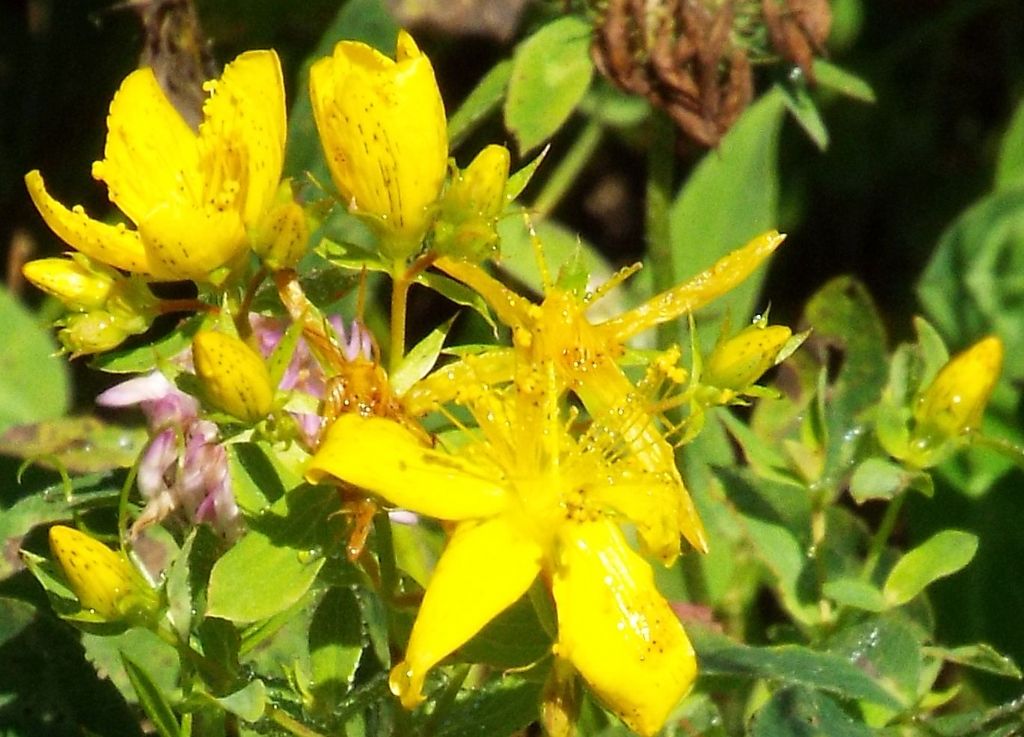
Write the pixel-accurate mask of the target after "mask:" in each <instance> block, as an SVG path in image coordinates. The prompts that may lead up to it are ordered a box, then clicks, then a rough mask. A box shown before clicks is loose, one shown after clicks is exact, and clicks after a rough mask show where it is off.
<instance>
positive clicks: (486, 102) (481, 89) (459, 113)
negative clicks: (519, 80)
mask: <svg viewBox="0 0 1024 737" xmlns="http://www.w3.org/2000/svg"><path fill="white" fill-rule="evenodd" d="M511 77H512V61H511V60H508V59H506V60H505V61H500V62H498V63H497V64H495V65H494V66H493V67H491V69H490V70H489V71H488V72H487V74H485V75H484V76H483V78H482V79H481V80H480V81H479V82H477V84H476V87H474V88H473V91H472V92H470V93H469V94H468V95H467V96H466V99H465V100H463V101H462V104H461V105H459V109H458V110H456V111H455V114H454V115H452V116H451V118H449V119H448V145H449V146H450V147H451V148H455V147H457V146H458V145H459V144H460V143H462V141H463V139H465V138H466V136H468V135H469V134H470V133H472V132H473V129H475V128H476V126H477V125H479V124H480V123H481V122H482V121H483V120H484V118H486V117H487V116H488V115H490V114H491V113H492V112H494V111H495V110H497V109H498V106H499V105H500V104H501V101H502V99H503V98H504V96H505V89H506V88H507V87H508V81H509V79H510V78H511Z"/></svg>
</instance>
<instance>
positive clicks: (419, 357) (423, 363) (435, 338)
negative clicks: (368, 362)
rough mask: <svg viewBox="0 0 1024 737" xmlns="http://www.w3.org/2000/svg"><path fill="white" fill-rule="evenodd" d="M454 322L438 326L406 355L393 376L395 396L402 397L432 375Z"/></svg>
mask: <svg viewBox="0 0 1024 737" xmlns="http://www.w3.org/2000/svg"><path fill="white" fill-rule="evenodd" d="M454 321H455V318H454V317H453V318H451V319H449V320H446V321H445V322H444V323H443V324H441V325H438V326H437V327H436V328H434V329H433V330H431V331H430V333H429V334H428V335H427V337H425V338H424V339H423V340H421V341H420V342H419V343H417V344H416V345H415V347H413V349H412V350H411V351H409V352H408V353H407V354H406V355H405V357H404V358H403V359H402V362H401V363H400V364H399V365H398V368H397V369H396V370H395V371H394V372H393V373H392V374H391V388H392V389H394V391H395V394H397V395H398V396H402V395H403V394H405V393H406V392H407V391H408V390H409V387H411V386H412V385H413V384H415V383H416V382H417V381H419V380H420V379H422V378H423V377H424V376H426V375H427V374H428V373H430V370H431V369H432V368H434V364H436V363H437V357H438V356H440V355H441V348H442V347H443V346H444V341H445V338H447V337H448V331H449V330H451V327H452V323H453V322H454Z"/></svg>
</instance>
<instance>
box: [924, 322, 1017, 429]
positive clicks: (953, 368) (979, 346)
mask: <svg viewBox="0 0 1024 737" xmlns="http://www.w3.org/2000/svg"><path fill="white" fill-rule="evenodd" d="M1002 367H1003V344H1002V341H1000V340H999V338H997V337H995V336H989V337H987V338H983V339H982V340H980V341H978V342H977V343H975V344H974V345H973V346H971V347H970V348H968V349H967V350H965V351H963V352H962V353H959V354H957V355H955V356H953V357H952V358H951V359H949V361H947V362H946V365H945V366H943V367H942V368H941V369H940V370H939V373H938V374H936V375H935V378H934V379H933V380H932V383H931V384H929V385H928V386H927V387H926V388H925V389H924V391H922V392H921V393H920V394H919V395H918V397H917V399H916V401H915V403H914V409H913V412H914V420H915V423H916V425H915V428H914V433H913V435H914V439H915V440H917V441H919V442H922V441H923V442H925V443H936V442H941V441H944V440H949V439H953V438H956V437H959V436H961V435H964V434H966V433H969V432H971V431H972V430H976V429H977V428H978V427H979V426H980V425H981V418H982V415H983V414H984V412H985V406H986V405H987V404H988V400H989V397H990V396H992V390H993V389H994V388H995V385H996V381H998V380H999V374H1000V372H1001V371H1002Z"/></svg>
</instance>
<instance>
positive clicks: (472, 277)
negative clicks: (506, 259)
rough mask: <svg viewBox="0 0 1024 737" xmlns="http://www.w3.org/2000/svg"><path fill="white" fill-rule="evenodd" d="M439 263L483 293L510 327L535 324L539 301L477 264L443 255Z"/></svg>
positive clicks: (445, 269) (445, 270)
mask: <svg viewBox="0 0 1024 737" xmlns="http://www.w3.org/2000/svg"><path fill="white" fill-rule="evenodd" d="M435 266H437V268H439V269H440V270H441V271H443V272H445V273H446V274H448V276H450V277H452V278H454V279H458V280H459V281H460V282H462V283H463V284H465V285H466V286H467V287H469V288H470V289H472V290H473V291H474V292H476V293H477V294H479V295H480V296H481V297H483V298H484V299H485V300H486V301H487V304H489V305H490V306H491V309H492V310H494V314H495V315H496V316H497V317H498V320H500V321H501V322H502V323H504V324H505V325H508V326H509V327H510V328H513V329H515V328H517V327H520V326H527V325H531V323H532V322H533V318H532V316H533V315H539V309H538V307H537V305H534V304H533V303H532V302H530V300H528V299H526V298H525V297H522V296H520V295H518V294H516V293H515V292H513V291H512V290H511V289H509V288H508V287H506V286H505V285H504V284H502V283H501V282H500V281H498V280H497V279H495V278H494V277H493V276H491V275H490V274H488V273H487V272H486V271H485V270H484V269H483V268H481V267H480V266H477V265H476V264H471V263H468V262H465V261H456V260H455V259H451V258H439V259H438V260H437V261H436V263H435Z"/></svg>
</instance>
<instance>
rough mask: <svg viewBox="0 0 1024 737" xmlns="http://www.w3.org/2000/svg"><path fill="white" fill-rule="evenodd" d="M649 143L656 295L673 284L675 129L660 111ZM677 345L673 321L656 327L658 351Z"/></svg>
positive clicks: (648, 222) (649, 225) (648, 224)
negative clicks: (671, 219)
mask: <svg viewBox="0 0 1024 737" xmlns="http://www.w3.org/2000/svg"><path fill="white" fill-rule="evenodd" d="M650 134H651V140H650V144H649V145H648V148H647V191H646V198H647V207H646V216H645V223H644V225H645V228H646V231H647V261H648V262H649V263H650V264H651V266H652V268H651V280H652V282H653V292H654V293H655V294H658V293H660V292H664V291H665V290H667V289H669V288H671V287H672V286H673V285H674V284H675V264H674V263H673V257H672V233H671V228H670V225H669V203H670V202H671V201H672V194H673V187H674V182H675V155H676V154H675V126H674V125H673V123H672V121H671V120H670V119H669V118H668V116H667V115H665V114H663V113H662V112H661V111H658V110H654V111H652V112H651V120H650ZM678 342H679V328H678V325H676V323H675V322H674V321H672V322H667V323H664V324H662V325H659V326H658V347H659V348H662V349H664V348H668V347H669V346H670V345H673V344H675V343H678Z"/></svg>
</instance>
